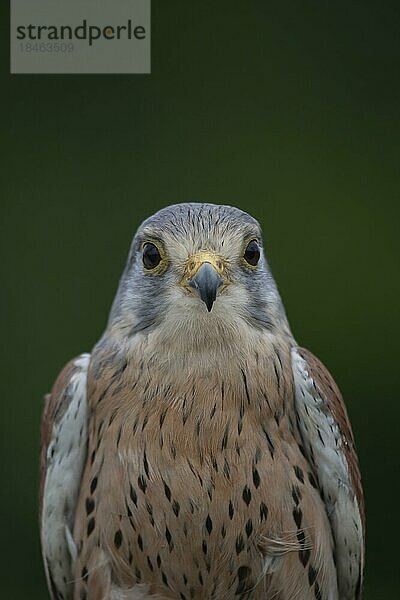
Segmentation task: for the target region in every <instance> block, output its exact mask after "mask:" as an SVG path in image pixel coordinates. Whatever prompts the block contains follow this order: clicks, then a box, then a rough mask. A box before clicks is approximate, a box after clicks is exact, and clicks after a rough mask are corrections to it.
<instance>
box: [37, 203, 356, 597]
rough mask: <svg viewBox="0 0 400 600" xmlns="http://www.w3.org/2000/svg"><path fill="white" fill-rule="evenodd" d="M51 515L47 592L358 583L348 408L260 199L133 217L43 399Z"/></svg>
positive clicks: (345, 593) (189, 591) (271, 592)
mask: <svg viewBox="0 0 400 600" xmlns="http://www.w3.org/2000/svg"><path fill="white" fill-rule="evenodd" d="M40 525H41V542H42V550H43V560H44V565H45V570H46V575H47V580H48V586H49V590H50V595H51V597H52V598H53V599H64V600H67V599H73V600H84V599H88V600H109V599H110V600H134V599H135V600H136V599H142V600H143V599H149V600H151V599H154V600H156V599H158V600H160V599H178V600H190V599H210V600H211V599H216V600H230V599H232V600H233V599H239V600H240V599H247V598H248V599H254V600H355V599H358V598H360V596H361V587H362V577H363V566H364V509H363V495H362V488H361V481H360V473H359V467H358V461H357V455H356V451H355V448H354V441H353V435H352V432H351V428H350V423H349V420H348V417H347V414H346V409H345V406H344V403H343V400H342V397H341V395H340V392H339V390H338V388H337V386H336V384H335V382H334V381H333V379H332V377H331V376H330V374H329V373H328V371H327V370H326V368H325V367H324V366H323V364H322V363H321V362H320V361H319V360H318V359H317V358H316V357H315V356H313V355H312V354H311V353H310V352H309V351H308V350H304V349H303V348H301V347H299V346H298V345H297V343H296V341H295V339H294V337H293V335H292V333H291V330H290V328H289V325H288V321H287V318H286V315H285V311H284V308H283V305H282V301H281V299H280V296H279V294H278V291H277V287H276V284H275V281H274V279H273V277H272V275H271V271H270V269H269V266H268V263H267V260H266V258H265V255H264V251H263V247H262V238H261V231H260V226H259V224H258V223H257V221H256V220H255V219H254V218H252V217H251V216H250V215H248V214H246V213H245V212H242V211H241V210H239V209H237V208H232V207H229V206H218V205H212V204H178V205H175V206H170V207H168V208H165V209H163V210H161V211H160V212H158V213H157V214H155V215H154V216H152V217H150V218H149V219H147V220H146V221H145V222H144V223H143V224H142V225H141V227H139V230H138V232H137V233H136V235H135V237H134V238H133V242H132V246H131V249H130V253H129V257H128V261H127V264H126V267H125V270H124V272H123V275H122V278H121V281H120V285H119V288H118V292H117V295H116V298H115V300H114V303H113V306H112V309H111V313H110V317H109V321H108V325H107V327H106V330H105V332H104V334H103V336H102V337H101V339H100V341H99V342H98V343H97V344H96V346H95V347H94V349H93V351H92V353H91V354H90V355H89V354H82V355H81V356H79V357H78V358H77V359H75V360H73V361H71V362H70V363H69V364H68V365H67V366H66V367H65V368H64V370H63V371H62V372H61V374H60V375H59V376H58V378H57V380H56V382H55V384H54V387H53V389H52V392H51V394H49V395H48V396H47V399H46V404H45V408H44V412H43V419H42V453H41V502H40Z"/></svg>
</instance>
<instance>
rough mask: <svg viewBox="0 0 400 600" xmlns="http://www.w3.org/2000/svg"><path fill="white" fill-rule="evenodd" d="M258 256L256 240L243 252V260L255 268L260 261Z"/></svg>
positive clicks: (258, 247) (258, 249)
mask: <svg viewBox="0 0 400 600" xmlns="http://www.w3.org/2000/svg"><path fill="white" fill-rule="evenodd" d="M260 255H261V253H260V246H259V245H258V244H257V242H256V240H251V242H249V243H248V244H247V247H246V250H245V251H244V255H243V258H244V260H245V261H246V262H247V263H248V264H249V265H251V266H252V267H255V266H257V263H258V261H259V260H260Z"/></svg>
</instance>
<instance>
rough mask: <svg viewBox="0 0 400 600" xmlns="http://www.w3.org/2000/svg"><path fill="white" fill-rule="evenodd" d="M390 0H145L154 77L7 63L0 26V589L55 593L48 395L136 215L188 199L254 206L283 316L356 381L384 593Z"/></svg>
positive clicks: (111, 280) (391, 516) (103, 299)
mask: <svg viewBox="0 0 400 600" xmlns="http://www.w3.org/2000/svg"><path fill="white" fill-rule="evenodd" d="M399 6H400V5H399V3H398V2H396V3H395V2H393V3H392V4H391V3H389V2H384V3H382V2H378V1H376V2H371V1H368V0H367V1H365V0H364V1H354V0H352V1H342V0H339V1H338V0H336V1H335V2H330V1H329V2H328V1H321V0H320V1H305V2H295V1H288V0H281V1H279V2H278V1H276V2H270V1H248V2H232V1H230V2H226V1H224V0H221V1H219V2H217V3H216V2H214V3H213V2H195V1H193V2H190V1H188V0H186V1H177V2H161V0H153V3H152V74H151V75H147V76H135V75H132V76H127V75H125V76H85V75H79V76H10V75H8V70H9V66H8V56H9V55H8V49H7V47H6V45H5V44H4V50H3V54H2V67H3V68H2V86H1V101H2V104H3V106H2V111H1V115H2V121H3V124H2V130H1V139H2V149H3V158H2V176H1V187H2V196H1V212H2V234H1V245H2V253H3V260H2V278H1V282H2V294H1V296H2V298H1V299H2V303H3V308H2V316H3V326H2V330H3V335H2V338H3V343H2V350H3V352H2V367H3V380H2V381H3V383H2V394H1V395H2V399H1V427H2V431H1V461H2V466H1V476H2V485H1V506H0V508H1V511H0V514H1V520H2V524H1V542H2V543H1V552H2V553H3V557H2V561H1V564H2V571H3V572H2V574H1V592H0V596H1V597H2V598H9V599H11V600H14V599H15V600H19V599H23V598H24V599H25V598H30V599H41V598H46V597H47V595H46V588H45V582H44V577H43V573H42V566H41V558H40V549H39V540H38V528H37V515H36V512H37V463H38V446H39V419H40V412H41V406H42V396H43V394H44V392H46V391H48V389H49V387H50V386H51V383H52V381H53V380H54V378H55V376H56V375H57V372H58V371H59V369H60V368H61V367H62V366H63V364H64V363H65V362H66V361H67V360H68V359H69V358H71V357H73V356H74V355H76V354H77V353H79V352H81V351H83V350H90V349H91V347H92V346H93V344H94V343H95V341H96V340H97V339H98V337H99V335H100V334H101V332H102V329H103V327H104V325H105V321H106V318H107V313H108V310H109V307H110V304H111V301H112V298H113V295H114V292H115V289H116V286H117V282H118V278H119V275H120V273H121V270H122V267H123V265H124V261H125V258H126V255H127V251H128V247H129V244H130V240H131V236H132V234H133V233H134V231H135V229H136V227H137V226H138V224H139V223H140V221H141V220H142V219H143V218H144V217H146V216H148V215H149V214H151V213H153V212H154V211H155V210H157V209H159V208H161V207H162V206H165V205H167V204H170V203H175V202H182V201H209V202H217V203H229V204H234V205H236V206H239V207H241V208H243V209H245V210H247V211H249V212H251V213H252V214H253V215H255V216H256V217H258V219H259V220H260V221H261V223H262V225H263V227H264V232H265V238H266V248H267V253H268V256H269V260H270V263H271V265H272V268H273V272H274V274H275V276H276V279H277V281H278V284H279V287H280V291H281V294H282V296H283V299H284V302H285V305H286V308H287V312H288V315H289V319H290V321H291V324H292V327H293V330H294V333H295V335H296V337H297V339H298V340H299V341H301V343H302V344H303V345H305V346H306V347H308V348H310V349H311V350H312V351H313V352H315V353H316V354H317V355H318V356H320V357H321V358H322V359H323V361H324V362H325V363H326V364H327V365H328V366H329V368H330V370H331V371H332V372H333V374H334V376H335V377H336V380H337V381H338V383H339V385H340V387H341V388H342V391H343V393H344V396H345V398H346V400H347V405H348V410H349V413H350V416H351V419H352V423H353V428H354V431H355V435H356V439H357V445H358V450H359V455H360V461H361V466H362V472H363V480H364V486H365V494H366V506H367V513H368V556H367V558H368V560H367V569H366V585H365V598H366V599H367V600H375V599H381V598H393V597H397V594H398V589H399V568H398V560H397V554H398V540H399V538H400V531H399V520H398V507H397V503H398V497H399V496H398V494H399V483H398V481H399V435H400V434H399V425H398V420H399V417H400V408H399V403H398V379H399V366H398V339H399V333H400V332H399V319H398V309H399V301H398V297H399V291H400V290H399V278H398V271H399V257H400V252H399V216H400V211H399V187H400V186H399V184H400V176H399V156H400V154H399V134H400V127H399V120H400V119H399V117H400V108H399V107H400V104H399V101H400V93H399V92H400V85H399V59H400V40H399V26H400V11H399ZM6 8H7V7H5V6H2V8H1V11H2V21H1V22H2V33H3V35H2V39H3V40H6V39H7V36H8V16H7V14H6Z"/></svg>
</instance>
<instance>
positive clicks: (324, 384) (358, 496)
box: [292, 348, 365, 600]
mask: <svg viewBox="0 0 400 600" xmlns="http://www.w3.org/2000/svg"><path fill="white" fill-rule="evenodd" d="M292 368H293V375H294V382H295V389H296V411H297V416H298V425H299V429H300V433H301V436H302V439H303V445H304V453H305V455H306V457H307V459H308V460H309V462H310V465H311V466H312V468H313V476H314V478H315V482H316V485H318V487H319V490H320V492H321V497H322V499H323V501H324V503H325V506H326V510H327V514H328V517H329V521H330V524H331V528H332V535H333V540H334V546H335V550H334V552H335V561H336V568H337V578H338V588H339V598H340V600H356V599H357V598H359V597H360V594H361V586H362V577H363V567H364V527H365V518H364V498H363V491H362V487H361V478H360V470H359V466H358V459H357V453H356V450H355V447H354V439H353V434H352V431H351V426H350V422H349V418H348V416H347V412H346V407H345V405H344V402H343V398H342V396H341V394H340V391H339V389H338V387H337V385H336V383H335V382H334V380H333V378H332V376H331V375H330V373H329V372H328V370H327V369H326V368H325V367H324V365H323V364H322V363H321V362H320V361H319V360H318V359H317V358H316V357H315V356H313V355H312V354H311V352H309V351H308V350H305V349H304V348H293V349H292Z"/></svg>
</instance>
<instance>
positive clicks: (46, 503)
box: [39, 354, 90, 598]
mask: <svg viewBox="0 0 400 600" xmlns="http://www.w3.org/2000/svg"><path fill="white" fill-rule="evenodd" d="M89 362H90V355H89V354H81V355H80V356H78V357H77V358H75V359H73V360H71V361H70V362H69V363H68V364H67V365H66V366H65V367H64V368H63V369H62V371H61V372H60V373H59V375H58V377H57V378H56V380H55V383H54V385H53V387H52V390H51V392H50V393H49V394H47V395H46V396H45V402H44V407H43V412H42V421H41V453H40V474H39V510H40V513H39V517H40V532H41V543H42V553H43V559H44V564H45V570H46V576H47V581H48V586H49V591H50V593H51V595H52V597H53V598H58V597H64V598H69V597H70V591H69V590H68V589H67V587H68V586H67V584H66V583H65V582H66V581H71V577H70V573H69V571H70V563H71V555H72V554H73V553H74V547H73V542H72V535H71V531H72V529H73V516H74V512H75V505H76V500H77V495H78V491H79V485H80V479H81V476H82V470H83V467H84V463H85V460H86V445H87V424H86V421H87V398H86V378H87V370H88V366H89ZM60 593H61V594H63V596H60V595H59V594H60Z"/></svg>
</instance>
